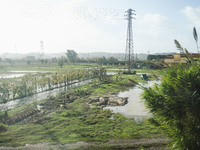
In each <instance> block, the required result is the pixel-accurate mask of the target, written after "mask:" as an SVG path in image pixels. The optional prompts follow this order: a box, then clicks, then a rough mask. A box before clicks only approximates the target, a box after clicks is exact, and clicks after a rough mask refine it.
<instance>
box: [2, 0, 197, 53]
mask: <svg viewBox="0 0 200 150" xmlns="http://www.w3.org/2000/svg"><path fill="white" fill-rule="evenodd" d="M129 8H132V9H134V10H136V16H135V18H136V19H135V20H133V36H134V51H135V53H160V52H174V51H176V48H175V46H174V43H173V40H174V39H177V40H178V41H179V42H180V43H183V46H184V47H187V48H188V50H189V51H190V52H196V47H195V42H194V40H193V35H192V33H191V31H192V28H193V27H194V26H195V27H196V29H197V32H198V33H200V19H199V18H200V1H199V0H190V1H188V0H176V1H174V0H168V1H160V0H148V1H147V0H109V1H108V0H42V1H41V0H6V1H0V20H1V23H0V41H1V42H0V53H30V52H34V53H38V51H40V47H41V41H43V46H44V49H43V50H44V53H61V52H66V51H67V49H74V50H75V51H76V52H78V53H90V52H109V53H124V52H125V45H126V33H127V20H125V18H126V17H125V16H124V14H125V11H126V10H127V9H129Z"/></svg>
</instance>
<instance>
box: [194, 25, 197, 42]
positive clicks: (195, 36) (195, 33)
mask: <svg viewBox="0 0 200 150" xmlns="http://www.w3.org/2000/svg"><path fill="white" fill-rule="evenodd" d="M193 36H194V39H195V41H196V42H198V35H197V31H196V28H195V27H194V28H193Z"/></svg>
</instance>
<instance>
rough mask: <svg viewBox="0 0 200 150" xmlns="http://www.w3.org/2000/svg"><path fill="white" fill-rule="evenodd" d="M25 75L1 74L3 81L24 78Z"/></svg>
mask: <svg viewBox="0 0 200 150" xmlns="http://www.w3.org/2000/svg"><path fill="white" fill-rule="evenodd" d="M24 75H25V74H1V75H0V78H1V79H9V78H17V77H23V76H24Z"/></svg>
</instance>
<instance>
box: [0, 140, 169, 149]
mask: <svg viewBox="0 0 200 150" xmlns="http://www.w3.org/2000/svg"><path fill="white" fill-rule="evenodd" d="M168 142H169V139H166V138H151V139H150V138H142V139H126V140H125V139H119V140H110V141H108V142H106V143H98V142H91V143H86V142H77V143H72V144H63V145H61V144H59V145H49V144H48V143H38V144H33V145H32V144H26V145H25V146H20V147H16V148H14V147H0V150H19V149H20V150H50V149H54V150H61V149H62V150H70V149H75V148H80V149H82V148H85V149H87V148H89V147H96V148H97V147H106V146H109V147H110V148H112V147H113V149H120V148H123V149H129V150H130V149H137V147H141V146H144V147H146V148H149V149H151V150H157V149H160V148H161V147H162V149H163V150H168V148H167V147H166V146H165V144H166V143H168Z"/></svg>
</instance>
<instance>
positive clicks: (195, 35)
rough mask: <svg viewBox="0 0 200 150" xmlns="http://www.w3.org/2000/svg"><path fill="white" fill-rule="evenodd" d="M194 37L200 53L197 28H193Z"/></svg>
mask: <svg viewBox="0 0 200 150" xmlns="http://www.w3.org/2000/svg"><path fill="white" fill-rule="evenodd" d="M193 36H194V40H195V42H196V45H197V52H198V53H199V45H198V35H197V31H196V28H195V27H194V28H193Z"/></svg>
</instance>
